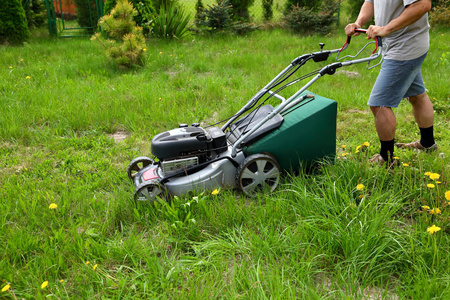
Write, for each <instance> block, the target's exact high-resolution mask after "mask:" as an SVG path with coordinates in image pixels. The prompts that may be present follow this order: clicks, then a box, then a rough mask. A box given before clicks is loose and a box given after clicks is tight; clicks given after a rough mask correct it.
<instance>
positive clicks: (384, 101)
mask: <svg viewBox="0 0 450 300" xmlns="http://www.w3.org/2000/svg"><path fill="white" fill-rule="evenodd" d="M426 56H427V53H425V54H424V55H422V56H421V57H418V58H415V59H412V60H405V61H403V60H393V59H385V60H384V61H383V63H382V64H381V70H380V74H378V77H377V80H376V81H375V84H374V86H373V88H372V93H371V94H370V97H369V102H368V103H367V104H368V105H370V106H386V107H398V105H399V104H400V101H401V100H402V99H403V98H408V97H411V96H416V95H420V94H423V93H425V85H424V83H423V79H422V72H421V70H420V68H421V67H422V63H423V61H424V59H425V57H426Z"/></svg>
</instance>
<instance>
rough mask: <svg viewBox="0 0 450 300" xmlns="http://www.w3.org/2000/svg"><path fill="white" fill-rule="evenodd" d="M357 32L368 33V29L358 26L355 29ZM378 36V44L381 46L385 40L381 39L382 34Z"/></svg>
mask: <svg viewBox="0 0 450 300" xmlns="http://www.w3.org/2000/svg"><path fill="white" fill-rule="evenodd" d="M355 32H361V33H367V29H362V28H356V29H355ZM376 38H377V44H378V46H380V47H381V46H383V42H382V41H381V37H380V36H377V37H376Z"/></svg>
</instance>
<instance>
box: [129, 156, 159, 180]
mask: <svg viewBox="0 0 450 300" xmlns="http://www.w3.org/2000/svg"><path fill="white" fill-rule="evenodd" d="M151 164H153V160H152V159H151V158H149V157H146V156H140V157H137V158H135V159H133V160H132V161H131V162H130V164H129V165H128V168H127V175H128V178H130V180H132V181H133V180H134V177H136V175H137V173H139V171H140V170H142V169H143V168H145V167H147V166H149V165H151Z"/></svg>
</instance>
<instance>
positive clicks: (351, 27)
mask: <svg viewBox="0 0 450 300" xmlns="http://www.w3.org/2000/svg"><path fill="white" fill-rule="evenodd" d="M356 28H361V25H359V24H358V23H350V24H348V25H347V26H345V34H346V35H347V36H352V35H354V36H358V35H359V34H360V33H359V32H355V29H356Z"/></svg>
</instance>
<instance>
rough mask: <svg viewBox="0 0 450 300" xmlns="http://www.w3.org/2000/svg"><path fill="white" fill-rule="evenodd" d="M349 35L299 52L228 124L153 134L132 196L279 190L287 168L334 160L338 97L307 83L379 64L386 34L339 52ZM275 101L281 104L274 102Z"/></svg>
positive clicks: (132, 167)
mask: <svg viewBox="0 0 450 300" xmlns="http://www.w3.org/2000/svg"><path fill="white" fill-rule="evenodd" d="M358 31H359V32H365V30H364V29H359V30H358ZM350 41H351V37H347V41H346V42H345V44H344V45H343V46H342V47H341V48H339V49H335V50H324V49H323V48H324V44H323V43H320V51H318V52H314V53H311V54H304V55H301V56H299V57H297V58H295V59H294V60H293V61H292V62H291V63H290V64H289V65H288V67H286V68H285V69H284V70H283V71H282V72H281V73H279V74H278V75H277V76H276V77H275V78H274V79H273V80H271V81H270V82H269V83H268V84H267V85H266V86H265V87H263V88H262V89H261V90H260V91H258V92H257V93H256V94H255V95H254V96H253V97H252V98H251V99H250V100H249V101H248V102H247V103H246V104H245V105H244V106H243V107H242V108H241V109H240V110H239V111H238V112H237V113H236V114H235V115H233V116H232V117H231V118H229V119H227V120H224V121H222V122H219V123H218V124H221V123H224V125H223V126H221V127H218V126H216V125H217V124H214V125H211V126H200V124H199V123H193V124H191V125H188V124H180V125H179V127H178V128H175V129H172V130H169V131H166V132H162V133H159V134H157V135H155V136H154V137H153V139H152V143H151V152H152V155H153V156H154V157H155V159H151V158H149V157H145V156H141V157H138V158H135V159H134V160H132V161H131V163H130V164H129V166H128V168H127V174H128V177H129V179H130V180H131V181H132V182H133V184H134V186H135V192H134V199H135V200H136V201H155V200H156V199H157V198H158V197H159V198H165V197H170V196H182V195H185V194H186V193H188V192H190V191H192V192H194V193H195V192H199V191H203V190H210V191H212V190H215V189H226V188H238V189H239V190H241V191H242V192H243V193H244V194H245V195H247V196H255V195H257V194H258V193H261V192H272V191H274V190H275V189H276V188H277V186H278V184H279V182H280V177H281V176H282V174H283V173H286V172H293V171H299V170H300V168H303V167H304V166H308V165H312V164H314V163H315V162H317V161H320V160H324V159H327V158H331V159H333V158H334V157H335V155H336V115H337V103H336V101H334V100H331V99H327V98H325V97H322V96H319V95H317V94H314V93H312V92H310V91H308V90H307V89H308V88H309V87H310V86H311V85H312V84H313V83H314V82H316V81H317V80H318V79H319V78H321V77H322V76H324V75H326V74H328V75H333V74H334V73H335V72H336V70H337V69H338V68H341V67H344V66H349V65H352V64H358V63H364V62H367V68H368V69H370V68H373V67H375V66H376V65H375V66H369V64H370V62H371V61H373V60H376V59H377V58H379V57H380V56H381V55H382V49H383V46H382V40H381V38H378V37H377V39H376V40H375V41H371V42H368V43H367V44H366V45H365V46H364V47H363V48H362V49H361V50H359V52H358V53H357V54H356V55H353V56H350V55H347V56H344V57H342V58H339V54H340V53H341V52H342V51H343V50H345V49H346V48H347V47H348V45H349V44H350ZM369 44H375V50H374V51H373V52H372V53H371V54H370V55H369V56H367V57H362V58H357V57H358V56H359V55H360V54H361V53H362V52H363V50H364V49H365V48H366V47H367V46H368V45H369ZM332 54H336V62H333V63H331V64H329V65H326V66H325V67H322V68H320V69H318V70H316V71H313V72H311V73H308V74H306V75H303V76H300V77H298V78H295V79H292V77H293V75H294V74H295V73H296V72H297V71H298V69H299V68H300V67H301V66H303V65H304V64H305V63H306V62H307V61H310V60H313V61H314V62H322V61H326V60H327V59H328V57H329V56H330V55H332ZM380 63H381V62H380ZM378 64H379V63H378ZM378 64H377V65H378ZM309 77H312V79H310V80H309V81H308V82H307V83H306V84H305V85H304V86H303V87H301V88H300V89H299V90H297V91H296V92H295V93H294V94H293V95H292V96H290V97H289V98H285V97H283V96H282V95H281V91H282V90H284V89H285V88H287V87H290V86H292V85H293V84H295V83H297V82H300V81H301V80H303V79H306V78H309ZM269 99H270V100H271V101H268V100H269ZM274 101H276V103H277V104H276V105H275V106H273V105H272V104H270V103H272V102H274ZM269 102H270V103H269Z"/></svg>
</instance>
